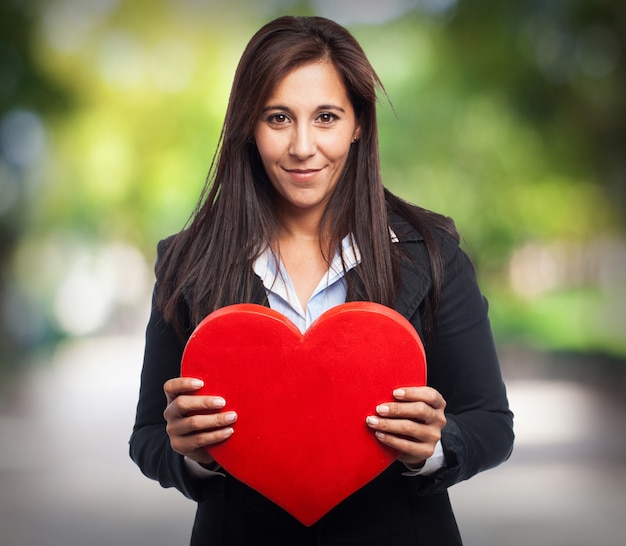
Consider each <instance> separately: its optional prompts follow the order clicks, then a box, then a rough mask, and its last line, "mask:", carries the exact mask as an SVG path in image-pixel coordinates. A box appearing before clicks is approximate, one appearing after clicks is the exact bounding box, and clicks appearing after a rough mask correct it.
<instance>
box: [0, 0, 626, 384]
mask: <svg viewBox="0 0 626 546" xmlns="http://www.w3.org/2000/svg"><path fill="white" fill-rule="evenodd" d="M625 11H626V10H625V9H624V6H623V3H622V2H620V1H617V0H615V1H611V0H604V1H601V0H597V1H584V0H581V1H573V0H569V1H568V0H553V1H530V0H525V1H519V2H492V1H486V0H472V1H469V0H465V1H461V0H456V1H455V0H413V1H411V0H404V1H402V0H395V1H386V2H380V1H370V2H368V1H364V2H344V3H342V2H336V1H335V2H333V1H327V0H317V1H313V0H311V1H308V2H297V1H288V0H271V1H269V0H264V1H263V2H254V1H252V0H250V1H245V0H231V1H229V2H226V1H204V2H203V1H201V0H144V1H141V0H138V1H130V0H127V1H123V0H48V1H39V2H38V1H30V2H27V1H19V0H2V2H1V7H0V264H1V266H0V267H1V270H0V359H1V360H0V370H1V372H0V373H1V374H2V375H1V377H0V378H1V379H2V383H1V384H5V385H6V384H9V383H10V382H11V379H12V378H13V377H15V376H16V372H18V371H19V370H20V369H21V368H22V367H23V366H24V365H25V364H24V363H25V362H27V361H28V358H29V356H30V355H32V354H33V352H38V351H39V352H40V351H45V350H46V347H50V346H52V345H53V344H54V343H55V342H56V341H58V340H60V339H63V338H67V337H81V336H96V335H99V334H103V333H111V332H113V333H125V332H137V331H139V330H141V329H142V328H143V327H144V324H145V319H146V316H147V315H146V314H147V311H148V307H149V297H150V292H151V288H152V282H153V279H152V271H151V269H152V265H153V262H154V258H155V248H156V243H157V241H158V240H159V239H161V238H163V237H165V236H167V235H169V234H171V233H173V232H176V231H178V230H179V229H181V227H182V226H183V224H184V223H185V221H186V220H187V217H188V215H189V214H190V212H191V210H192V208H193V206H194V204H195V201H196V199H197V196H198V194H199V191H200V188H201V187H202V185H203V183H204V179H205V177H206V174H207V172H208V168H209V165H210V162H211V159H212V156H213V153H214V150H215V146H216V143H217V139H218V135H219V130H220V126H221V123H222V121H223V116H224V112H225V109H226V102H227V97H228V92H229V88H230V84H231V80H232V76H233V74H234V70H235V67H236V63H237V61H238V59H239V56H240V55H241V53H242V51H243V49H244V47H245V44H246V43H247V41H248V39H249V38H250V36H251V35H252V33H253V32H254V31H256V30H257V29H258V28H259V27H260V26H261V25H262V24H263V23H265V22H267V21H269V20H270V19H272V18H274V17H276V16H278V15H282V14H285V13H289V14H296V15H298V14H302V15H306V14H309V15H310V14H318V15H324V16H327V17H330V18H333V19H335V20H337V21H338V22H340V23H343V24H345V25H346V26H347V27H348V28H349V29H350V30H351V31H352V32H353V34H354V35H355V36H356V37H357V39H358V40H359V41H360V42H361V44H362V46H363V48H364V49H365V51H366V53H367V55H368V57H369V58H370V60H371V62H372V64H373V65H374V67H375V69H376V70H377V71H378V73H379V75H380V77H381V79H382V81H383V83H384V85H385V87H386V91H387V94H388V97H389V101H388V100H387V99H386V98H385V97H384V96H383V97H381V101H380V109H379V115H380V132H381V154H382V165H383V175H384V180H385V183H386V185H387V186H388V187H389V188H390V189H392V190H393V191H395V192H396V193H398V194H400V195H401V196H403V197H405V198H406V199H408V200H410V201H412V202H415V203H417V204H420V205H421V206H424V207H426V208H431V209H433V210H436V211H438V212H441V213H444V214H446V215H449V216H451V217H453V218H454V219H455V220H456V222H457V225H458V228H459V230H460V232H461V234H462V236H463V238H464V245H465V248H466V249H467V251H468V252H469V254H470V255H471V257H472V259H473V260H474V262H475V264H476V266H477V270H478V274H479V277H480V282H481V286H482V288H483V291H484V292H485V294H486V295H487V297H488V299H489V301H490V305H491V311H490V312H491V317H492V323H493V327H494V332H495V335H496V338H497V341H498V344H499V345H500V346H505V345H508V346H510V345H523V346H532V347H533V348H535V349H539V350H541V351H552V352H567V353H571V354H584V355H599V356H601V357H603V358H604V357H607V358H610V359H611V361H614V362H618V363H620V362H622V363H623V362H625V361H626V335H625V325H626V310H625V307H626V282H625V280H626V237H625V228H626V225H625V222H624V220H625V218H624V213H623V210H624V207H625V206H626V192H625V189H626V153H625V152H626V86H625V85H624V84H625V80H626V13H625ZM392 105H393V106H392ZM620 365H621V364H620ZM621 366H622V368H626V364H624V365H621ZM618 373H621V374H622V377H623V374H624V370H623V369H622V371H621V372H619V371H618Z"/></svg>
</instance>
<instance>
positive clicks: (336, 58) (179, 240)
mask: <svg viewBox="0 0 626 546" xmlns="http://www.w3.org/2000/svg"><path fill="white" fill-rule="evenodd" d="M319 60H326V61H329V62H331V63H332V64H333V66H334V67H335V69H336V70H337V71H338V72H339V74H340V75H341V77H342V79H343V83H344V84H345V87H346V91H347V94H348V97H349V98H350V100H351V102H352V105H353V108H354V111H355V115H356V118H357V120H358V122H359V123H360V126H361V135H360V139H359V141H358V142H356V143H355V144H353V145H352V147H351V150H350V152H349V155H348V159H347V161H346V165H345V168H344V172H343V173H342V176H341V178H340V180H339V182H338V183H337V186H336V189H335V191H334V192H333V195H332V197H331V199H330V201H329V204H328V206H327V209H326V211H325V214H324V216H323V218H322V224H321V227H320V229H321V230H322V231H321V233H324V234H325V235H326V237H325V238H324V241H325V244H326V242H327V244H328V246H327V247H326V248H322V252H323V253H324V255H325V256H327V257H329V256H330V257H332V254H333V253H334V249H335V248H337V247H338V245H339V243H340V241H341V240H342V239H343V237H344V236H345V235H347V234H348V233H352V234H353V236H354V239H355V241H356V244H357V245H358V247H359V249H360V251H361V256H362V261H361V265H360V266H359V267H358V268H357V271H358V277H359V281H360V282H359V283H358V284H359V285H360V288H359V289H357V287H356V286H355V285H354V283H350V282H349V285H348V298H349V299H367V300H370V301H375V302H378V303H382V304H384V305H388V306H390V307H392V306H393V305H394V303H395V288H396V284H397V276H398V273H397V271H398V267H397V265H396V264H395V259H394V251H393V249H392V248H391V242H390V237H389V231H388V221H387V209H388V207H389V208H391V209H394V210H396V211H398V212H400V214H401V215H402V216H405V217H407V216H409V218H407V219H408V220H409V221H410V222H411V223H412V224H414V225H415V226H416V227H418V228H419V229H420V231H421V232H422V235H423V236H424V237H425V238H426V242H427V244H428V246H429V252H430V254H431V262H432V263H431V269H432V270H433V279H434V283H435V290H434V302H435V306H436V301H437V298H438V291H439V288H438V287H439V285H440V282H441V281H440V279H441V264H440V263H439V261H438V260H440V259H439V258H438V256H439V254H438V250H437V247H436V245H435V243H434V240H432V238H431V237H429V236H428V233H427V232H428V229H427V227H426V225H427V223H428V222H425V221H424V218H421V217H420V212H419V211H421V209H417V208H411V207H408V206H404V205H402V202H401V201H400V200H398V199H397V198H396V197H395V196H393V195H392V194H390V193H389V192H385V190H384V188H383V184H382V180H381V174H380V163H379V152H378V127H377V121H376V99H377V91H378V90H379V89H382V84H381V82H380V80H379V78H378V76H377V75H376V73H375V71H374V69H373V68H372V66H371V65H370V63H369V61H368V60H367V57H366V56H365V53H364V52H363V50H362V49H361V47H360V45H359V44H358V42H357V41H356V40H355V39H354V37H353V36H352V35H351V34H350V33H349V32H348V31H347V30H346V29H345V28H343V27H342V26H340V25H338V24H337V23H334V22H333V21H330V20H328V19H325V18H322V17H291V16H285V17H281V18H279V19H276V20H274V21H272V22H270V23H268V24H266V25H265V26H264V27H262V28H261V29H260V30H259V31H258V32H257V33H256V34H255V35H254V36H253V37H252V39H251V40H250V42H249V43H248V45H247V47H246V49H245V51H244V52H243V55H242V57H241V60H240V61H239V65H238V67H237V71H236V73H235V78H234V81H233V86H232V89H231V94H230V98H229V102H228V108H227V112H226V117H225V121H224V125H223V128H222V132H221V135H220V141H219V146H218V150H217V152H216V155H215V157H214V159H213V163H212V165H211V169H210V171H209V176H208V178H207V182H206V184H205V187H204V189H203V191H202V194H201V196H200V199H199V201H198V204H197V206H196V209H195V211H194V213H193V215H192V217H191V219H190V222H189V225H188V226H187V229H185V230H183V231H181V232H180V233H179V234H177V235H176V236H175V238H174V239H173V241H172V242H171V244H170V245H169V247H168V249H167V252H166V254H165V256H164V258H163V259H162V260H161V261H160V263H159V266H158V272H157V273H158V275H157V276H158V278H159V284H160V287H159V292H158V297H157V306H158V307H159V308H161V309H162V310H163V313H164V316H165V318H166V320H168V321H169V322H172V323H173V324H174V326H175V327H176V329H177V331H178V332H179V334H180V335H181V337H184V335H185V331H187V333H188V330H189V328H193V327H194V326H196V325H197V324H198V323H199V322H200V321H201V320H202V319H203V318H204V316H206V315H207V314H208V313H210V312H211V311H213V310H215V309H217V308H219V307H222V306H225V305H229V304H232V303H239V302H248V301H251V300H252V299H253V290H254V287H255V286H258V284H257V282H256V279H255V275H254V272H253V270H252V262H253V261H254V259H255V258H256V257H257V256H258V254H259V252H260V251H261V250H262V249H263V248H264V247H265V245H267V243H268V242H272V241H273V240H274V239H275V237H276V234H277V232H278V218H277V215H276V211H275V208H274V190H273V187H272V185H271V183H270V182H269V179H268V178H267V175H266V174H265V171H264V169H263V166H262V164H261V160H260V157H259V154H258V151H257V149H256V145H255V144H254V141H253V133H254V128H255V125H256V123H257V121H258V119H259V117H260V114H261V111H262V109H263V107H264V106H265V102H266V100H267V98H268V97H269V96H270V94H271V92H272V91H273V89H274V88H275V87H276V85H277V84H278V83H279V82H280V81H281V80H282V79H283V78H284V77H285V76H286V75H287V74H288V73H289V72H290V71H292V70H293V69H295V68H296V67H299V66H301V65H303V64H307V63H311V62H315V61H319ZM428 218H431V216H428ZM437 218H440V217H437ZM429 222H430V220H429ZM441 222H443V220H441ZM443 223H444V224H445V222H443ZM444 227H445V226H444ZM183 301H184V302H186V303H187V305H188V306H189V309H188V310H183V309H184V307H183V306H181V305H180V304H181V302H183Z"/></svg>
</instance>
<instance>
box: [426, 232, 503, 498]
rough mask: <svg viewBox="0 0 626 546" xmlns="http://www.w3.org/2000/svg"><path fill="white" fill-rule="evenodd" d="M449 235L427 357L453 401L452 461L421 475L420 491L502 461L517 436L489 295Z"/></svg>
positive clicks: (448, 432) (447, 442)
mask: <svg viewBox="0 0 626 546" xmlns="http://www.w3.org/2000/svg"><path fill="white" fill-rule="evenodd" d="M444 241H445V242H444V252H443V254H444V258H445V272H444V284H443V287H442V293H441V299H440V304H439V310H438V314H437V320H436V322H435V327H434V331H433V334H432V339H431V340H430V342H429V343H428V344H427V362H428V383H429V385H431V386H432V387H434V388H436V389H437V390H438V391H439V392H440V393H441V394H442V395H443V397H444V398H445V400H446V402H447V406H446V418H447V424H446V426H445V427H444V429H443V431H442V439H441V442H442V446H443V449H444V454H445V458H446V466H445V467H444V468H442V469H441V470H439V471H438V472H436V473H434V474H433V475H431V476H423V477H418V478H417V479H418V480H419V485H418V491H419V492H420V493H434V492H438V491H442V490H444V489H446V488H448V487H450V486H451V485H453V484H455V483H457V482H459V481H462V480H466V479H468V478H470V477H471V476H473V475H475V474H476V473H478V472H481V471H482V470H486V469H488V468H491V467H494V466H496V465H498V464H500V463H501V462H503V461H505V460H506V459H507V458H508V457H509V456H510V454H511V451H512V449H513V440H514V434H513V414H512V412H511V411H510V409H509V404H508V400H507V396H506V389H505V385H504V382H503V380H502V376H501V372H500V365H499V362H498V356H497V353H496V348H495V344H494V340H493V336H492V332H491V326H490V322H489V318H488V313H487V312H488V305H487V300H486V299H485V298H484V297H483V295H482V294H481V292H480V290H479V287H478V284H477V281H476V275H475V271H474V267H473V265H472V264H471V262H470V260H469V258H468V257H467V255H466V254H465V253H464V252H463V250H461V248H460V247H459V246H458V243H457V242H456V241H453V240H452V239H450V238H446V239H444Z"/></svg>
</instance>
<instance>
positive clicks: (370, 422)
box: [365, 415, 380, 426]
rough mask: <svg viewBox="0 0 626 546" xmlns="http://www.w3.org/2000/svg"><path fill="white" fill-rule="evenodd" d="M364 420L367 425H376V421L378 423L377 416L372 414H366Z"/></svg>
mask: <svg viewBox="0 0 626 546" xmlns="http://www.w3.org/2000/svg"><path fill="white" fill-rule="evenodd" d="M365 421H366V422H367V424H368V425H373V426H376V425H377V424H378V423H380V421H379V420H378V417H374V416H373V415H368V416H367V419H366V420H365Z"/></svg>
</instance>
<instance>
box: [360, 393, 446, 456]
mask: <svg viewBox="0 0 626 546" xmlns="http://www.w3.org/2000/svg"><path fill="white" fill-rule="evenodd" d="M393 396H394V398H395V400H394V401H393V402H385V403H382V404H380V405H378V406H377V407H376V415H370V416H368V417H367V424H368V426H369V427H370V428H371V429H373V430H374V431H375V435H376V438H378V440H379V441H380V442H382V443H383V444H385V445H388V446H389V447H392V448H394V449H396V450H397V451H399V455H398V460H399V461H402V462H403V463H405V464H407V465H409V466H411V467H416V468H419V467H421V466H422V465H423V464H424V463H425V462H426V459H428V458H429V457H431V456H432V454H433V452H434V450H435V446H436V445H437V442H438V441H439V440H440V439H441V430H442V429H443V427H444V426H445V425H446V417H445V415H444V409H445V407H446V401H445V400H444V398H443V396H441V394H440V393H439V392H438V391H437V390H435V389H433V388H431V387H402V388H399V389H396V390H394V391H393Z"/></svg>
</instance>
